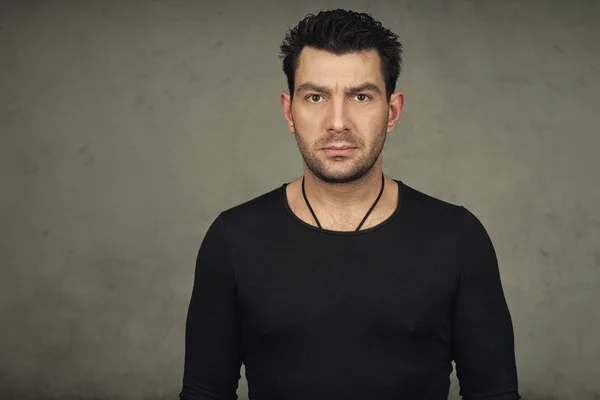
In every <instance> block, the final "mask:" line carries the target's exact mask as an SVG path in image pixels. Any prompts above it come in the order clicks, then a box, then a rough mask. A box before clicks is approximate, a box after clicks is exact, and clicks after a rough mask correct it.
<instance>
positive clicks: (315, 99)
mask: <svg viewBox="0 0 600 400" xmlns="http://www.w3.org/2000/svg"><path fill="white" fill-rule="evenodd" d="M320 99H321V96H320V95H318V94H313V95H311V96H310V100H311V101H313V102H315V103H318V102H319V100H320Z"/></svg>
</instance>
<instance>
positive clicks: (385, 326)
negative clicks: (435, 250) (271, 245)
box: [238, 246, 455, 340]
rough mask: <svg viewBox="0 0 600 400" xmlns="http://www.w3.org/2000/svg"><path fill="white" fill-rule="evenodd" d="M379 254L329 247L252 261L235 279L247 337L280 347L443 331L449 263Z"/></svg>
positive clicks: (394, 252)
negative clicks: (302, 340)
mask: <svg viewBox="0 0 600 400" xmlns="http://www.w3.org/2000/svg"><path fill="white" fill-rule="evenodd" d="M379 250H380V251H371V252H365V251H362V249H360V248H356V247H352V246H349V247H342V248H336V247H332V248H331V249H329V250H328V251H320V252H310V251H297V252H294V251H292V252H291V254H290V253H288V254H273V253H271V256H270V257H269V256H266V255H265V256H263V257H261V258H260V259H255V260H254V261H255V262H254V263H253V266H252V268H251V269H245V270H244V271H243V272H240V274H238V275H239V277H240V280H239V281H238V287H239V301H240V308H241V310H242V316H243V323H244V326H245V329H246V331H247V332H248V333H250V334H252V335H255V336H259V337H270V338H280V339H282V340H285V339H286V338H291V337H295V336H297V335H300V336H302V335H303V336H304V337H311V336H314V335H317V336H319V337H321V338H327V337H328V338H332V339H333V338H335V337H338V336H340V335H347V334H349V333H352V334H353V335H355V336H357V337H359V338H360V337H361V336H365V337H366V336H368V335H371V336H372V335H373V334H376V335H381V336H397V335H409V334H417V333H421V334H429V333H431V332H435V331H437V330H439V329H440V328H442V329H446V328H447V325H448V323H449V316H450V314H451V306H452V302H453V296H454V289H455V277H454V272H453V271H454V269H453V266H452V265H451V263H450V262H449V259H448V258H447V257H446V258H444V257H443V255H441V254H440V255H435V254H427V253H423V254H420V255H417V254H407V253H406V252H405V253H404V254H403V252H402V251H399V249H398V248H392V247H389V246H388V247H386V248H381V249H379ZM413 251H414V250H413Z"/></svg>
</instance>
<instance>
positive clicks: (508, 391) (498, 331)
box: [453, 209, 521, 400]
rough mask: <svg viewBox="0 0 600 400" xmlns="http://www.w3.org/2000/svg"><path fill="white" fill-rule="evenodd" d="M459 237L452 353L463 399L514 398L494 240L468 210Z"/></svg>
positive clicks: (509, 329) (508, 323)
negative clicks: (459, 247) (459, 246)
mask: <svg viewBox="0 0 600 400" xmlns="http://www.w3.org/2000/svg"><path fill="white" fill-rule="evenodd" d="M464 211H465V217H464V218H465V219H464V225H463V231H462V238H461V249H460V251H461V253H460V254H461V255H460V258H459V265H458V271H457V273H458V287H457V297H456V304H455V310H454V323H453V355H454V360H455V362H456V373H457V377H458V380H459V383H460V395H461V396H462V398H463V399H465V400H479V399H486V400H492V399H493V400H518V399H520V398H521V397H520V396H519V393H518V384H517V371H516V363H515V350H514V333H513V326H512V320H511V316H510V312H509V310H508V306H507V304H506V299H505V297H504V291H503V289H502V283H501V281H500V274H499V270H498V261H497V257H496V253H495V250H494V247H493V244H492V242H491V240H490V237H489V236H488V233H487V232H486V230H485V228H484V227H483V225H482V224H481V222H480V221H479V220H478V219H477V217H476V216H475V215H473V214H472V213H471V212H470V211H468V210H467V209H464Z"/></svg>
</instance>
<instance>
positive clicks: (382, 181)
mask: <svg viewBox="0 0 600 400" xmlns="http://www.w3.org/2000/svg"><path fill="white" fill-rule="evenodd" d="M384 186H385V176H384V175H383V173H382V174H381V190H380V191H379V196H377V199H376V200H375V203H373V205H372V206H371V208H370V209H369V211H367V214H366V215H365V217H364V218H363V220H362V221H361V222H360V224H359V225H358V228H356V231H358V230H360V227H361V226H362V225H363V224H364V223H365V221H366V220H367V218H368V217H369V215H370V214H371V211H373V209H374V208H375V206H376V205H377V203H378V202H379V199H380V198H381V195H382V194H383V188H384ZM302 195H303V196H304V201H305V202H306V205H307V206H308V209H309V210H310V213H311V214H312V216H313V218H314V219H315V222H316V223H317V225H318V226H319V228H321V223H320V222H319V219H318V218H317V216H316V215H315V212H314V211H313V209H312V207H311V206H310V203H309V202H308V199H307V198H306V192H305V191H304V176H303V177H302ZM321 229H323V228H321Z"/></svg>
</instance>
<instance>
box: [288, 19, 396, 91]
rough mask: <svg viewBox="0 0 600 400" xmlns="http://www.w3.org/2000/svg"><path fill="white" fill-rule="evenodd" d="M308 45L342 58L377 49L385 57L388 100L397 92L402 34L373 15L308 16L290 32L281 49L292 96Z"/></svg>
mask: <svg viewBox="0 0 600 400" xmlns="http://www.w3.org/2000/svg"><path fill="white" fill-rule="evenodd" d="M305 46H308V47H312V48H315V49H319V50H326V51H329V52H331V53H334V54H338V55H341V54H345V53H351V52H357V51H363V50H369V49H375V50H377V52H378V53H379V57H381V64H382V66H381V69H382V71H381V72H382V74H383V79H384V81H385V90H386V95H387V99H388V101H389V99H390V96H391V94H392V93H393V92H394V90H396V81H397V80H398V76H399V75H400V70H401V65H402V43H400V42H399V41H398V35H396V34H395V33H393V32H392V31H390V30H389V29H385V28H384V27H383V26H382V25H381V22H379V21H375V20H374V19H373V17H371V16H370V15H369V14H365V13H357V12H354V11H348V10H342V9H337V10H331V11H321V12H320V13H318V14H317V15H314V14H308V15H307V16H306V17H305V18H304V19H303V20H302V21H300V22H299V23H298V25H297V26H296V27H295V28H293V29H291V30H290V31H288V32H287V34H286V37H285V40H284V41H283V43H282V44H281V46H280V58H282V59H283V72H285V75H286V76H287V81H288V88H289V90H290V96H292V97H293V96H294V77H295V73H296V68H297V67H298V58H299V56H300V52H301V51H302V49H303V48H304V47H305Z"/></svg>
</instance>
